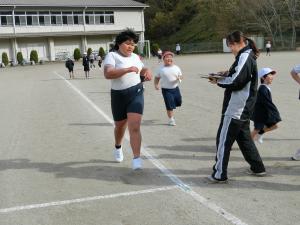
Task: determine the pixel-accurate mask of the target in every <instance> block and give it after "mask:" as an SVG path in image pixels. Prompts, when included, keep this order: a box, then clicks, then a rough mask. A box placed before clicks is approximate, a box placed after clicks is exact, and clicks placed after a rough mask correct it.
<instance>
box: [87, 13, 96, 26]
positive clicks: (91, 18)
mask: <svg viewBox="0 0 300 225" xmlns="http://www.w3.org/2000/svg"><path fill="white" fill-rule="evenodd" d="M85 23H86V24H95V16H94V12H93V11H86V12H85Z"/></svg>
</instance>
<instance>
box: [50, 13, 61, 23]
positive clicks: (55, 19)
mask: <svg viewBox="0 0 300 225" xmlns="http://www.w3.org/2000/svg"><path fill="white" fill-rule="evenodd" d="M51 24H52V25H61V24H62V16H61V12H51Z"/></svg>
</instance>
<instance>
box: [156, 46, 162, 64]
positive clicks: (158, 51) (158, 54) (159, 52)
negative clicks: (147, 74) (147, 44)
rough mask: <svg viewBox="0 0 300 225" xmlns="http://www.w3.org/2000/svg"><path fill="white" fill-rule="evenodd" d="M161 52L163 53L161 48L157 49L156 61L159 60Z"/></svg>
mask: <svg viewBox="0 0 300 225" xmlns="http://www.w3.org/2000/svg"><path fill="white" fill-rule="evenodd" d="M162 54H163V52H162V50H161V49H160V48H159V49H158V50H157V58H158V62H161V58H162Z"/></svg>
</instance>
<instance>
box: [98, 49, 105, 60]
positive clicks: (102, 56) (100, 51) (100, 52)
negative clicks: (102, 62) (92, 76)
mask: <svg viewBox="0 0 300 225" xmlns="http://www.w3.org/2000/svg"><path fill="white" fill-rule="evenodd" d="M98 55H100V56H101V58H102V59H103V58H104V56H105V51H104V49H103V48H102V47H100V48H99V53H98Z"/></svg>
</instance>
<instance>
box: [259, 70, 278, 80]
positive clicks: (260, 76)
mask: <svg viewBox="0 0 300 225" xmlns="http://www.w3.org/2000/svg"><path fill="white" fill-rule="evenodd" d="M269 73H270V74H273V75H274V74H275V73H276V71H275V70H272V69H271V68H262V69H260V70H259V71H258V78H262V77H263V76H264V75H267V74H269Z"/></svg>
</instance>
